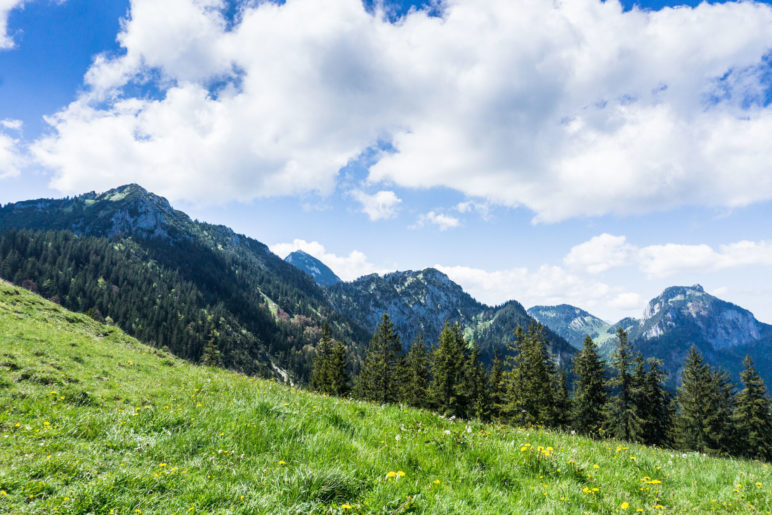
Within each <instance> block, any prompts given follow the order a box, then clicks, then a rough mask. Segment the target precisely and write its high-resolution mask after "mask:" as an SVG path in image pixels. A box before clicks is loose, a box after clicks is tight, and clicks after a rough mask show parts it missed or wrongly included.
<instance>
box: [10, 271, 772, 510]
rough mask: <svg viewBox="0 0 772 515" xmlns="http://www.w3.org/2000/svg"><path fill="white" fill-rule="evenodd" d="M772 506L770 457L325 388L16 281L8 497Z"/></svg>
mask: <svg viewBox="0 0 772 515" xmlns="http://www.w3.org/2000/svg"><path fill="white" fill-rule="evenodd" d="M771 511H772V470H770V467H769V465H767V464H764V463H755V462H749V461H743V460H736V459H720V458H713V457H708V456H702V455H699V454H695V453H688V454H683V453H680V452H675V451H671V450H666V449H655V448H647V447H643V446H639V445H631V444H625V443H622V442H615V441H600V442H599V441H594V440H590V439H586V438H583V437H579V436H575V435H571V434H565V433H560V432H550V431H540V430H534V429H518V428H512V427H506V426H499V425H491V424H482V423H478V422H466V421H452V420H447V419H444V418H442V417H439V416H437V415H435V414H433V413H430V412H426V411H420V410H415V409H406V408H403V407H400V406H376V405H371V404H367V403H361V402H355V401H345V400H341V399H336V398H329V397H324V396H319V395H314V394H311V393H307V392H304V391H301V390H298V389H295V388H291V387H288V386H284V385H281V384H278V383H275V382H270V381H263V380H259V379H255V378H250V377H244V376H241V375H237V374H234V373H232V372H228V371H224V370H217V369H210V368H204V367H198V366H193V365H191V364H189V363H186V362H183V361H181V360H179V359H176V358H174V357H172V356H170V355H168V354H166V353H164V352H162V351H159V350H156V349H152V348H150V347H147V346H144V345H142V344H140V343H138V342H137V341H135V340H133V339H132V338H130V337H128V336H126V335H125V334H124V333H122V332H121V331H120V330H119V329H117V328H115V327H110V326H105V325H102V324H99V323H97V322H94V321H93V320H91V319H90V318H88V317H86V316H84V315H80V314H74V313H71V312H68V311H66V310H64V309H62V308H60V307H59V306H57V305H54V304H52V303H49V302H47V301H45V300H43V299H41V298H40V297H37V296H35V295H33V294H31V293H29V292H27V291H24V290H20V289H18V288H15V287H13V286H10V285H8V283H2V282H0V512H4V513H6V512H7V513H97V514H113V513H114V514H139V513H585V512H589V513H665V512H667V513H722V512H741V513H743V512H747V513H770V512H771Z"/></svg>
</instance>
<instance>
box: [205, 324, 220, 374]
mask: <svg viewBox="0 0 772 515" xmlns="http://www.w3.org/2000/svg"><path fill="white" fill-rule="evenodd" d="M218 337H219V333H218V332H217V330H216V329H215V328H214V326H212V327H210V329H209V340H208V341H207V343H206V345H205V346H204V350H203V352H202V353H201V364H202V365H204V366H207V367H220V366H222V358H221V356H220V349H219V348H218V346H217V338H218Z"/></svg>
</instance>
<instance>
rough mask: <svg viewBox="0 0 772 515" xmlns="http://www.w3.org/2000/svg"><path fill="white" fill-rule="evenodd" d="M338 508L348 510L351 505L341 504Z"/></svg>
mask: <svg viewBox="0 0 772 515" xmlns="http://www.w3.org/2000/svg"><path fill="white" fill-rule="evenodd" d="M340 509H341V510H350V509H351V505H350V504H341V505H340Z"/></svg>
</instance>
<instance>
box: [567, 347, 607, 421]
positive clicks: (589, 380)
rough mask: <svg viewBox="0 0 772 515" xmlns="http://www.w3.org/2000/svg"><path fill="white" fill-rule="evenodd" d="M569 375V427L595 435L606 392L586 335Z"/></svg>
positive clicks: (595, 353)
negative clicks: (572, 380) (571, 384)
mask: <svg viewBox="0 0 772 515" xmlns="http://www.w3.org/2000/svg"><path fill="white" fill-rule="evenodd" d="M573 373H574V377H575V378H576V379H575V383H574V384H575V387H574V397H573V402H572V410H571V415H572V417H571V418H572V424H573V427H574V428H576V430H577V431H579V432H580V433H584V434H587V435H596V436H597V435H599V434H600V433H599V431H600V429H601V428H602V427H603V422H604V413H605V409H606V403H607V402H608V391H607V390H606V378H605V366H604V363H603V360H602V359H601V357H600V354H598V348H597V347H596V346H595V342H593V341H592V338H590V337H589V336H587V337H586V338H585V339H584V343H583V347H582V350H581V351H579V353H578V354H577V355H576V357H575V358H574V368H573Z"/></svg>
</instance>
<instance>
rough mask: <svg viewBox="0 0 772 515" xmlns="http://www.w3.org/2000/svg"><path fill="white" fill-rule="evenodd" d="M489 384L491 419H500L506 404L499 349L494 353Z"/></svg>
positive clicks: (502, 367)
mask: <svg viewBox="0 0 772 515" xmlns="http://www.w3.org/2000/svg"><path fill="white" fill-rule="evenodd" d="M488 384H489V385H490V389H491V394H490V403H491V417H493V418H498V417H499V415H500V414H501V407H502V405H503V404H504V366H503V363H502V360H501V351H500V350H499V349H496V350H495V351H494V353H493V364H492V366H491V372H490V374H489V377H488Z"/></svg>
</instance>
